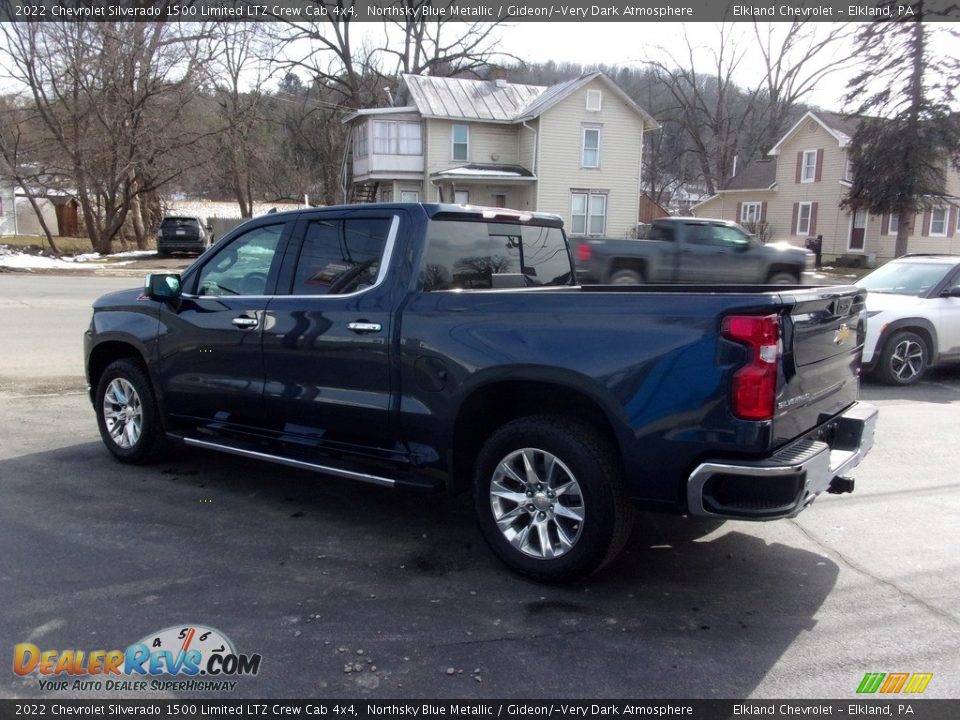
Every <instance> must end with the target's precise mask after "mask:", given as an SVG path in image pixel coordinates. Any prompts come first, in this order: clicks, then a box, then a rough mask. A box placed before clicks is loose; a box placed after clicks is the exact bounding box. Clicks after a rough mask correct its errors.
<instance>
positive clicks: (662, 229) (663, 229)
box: [647, 225, 674, 242]
mask: <svg viewBox="0 0 960 720" xmlns="http://www.w3.org/2000/svg"><path fill="white" fill-rule="evenodd" d="M647 239H648V240H663V241H664V242H673V241H674V232H673V226H672V225H654V226H653V227H651V228H650V231H649V233H648V234H647Z"/></svg>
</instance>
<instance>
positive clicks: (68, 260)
mask: <svg viewBox="0 0 960 720" xmlns="http://www.w3.org/2000/svg"><path fill="white" fill-rule="evenodd" d="M155 254H156V253H155V251H153V250H130V251H128V252H122V253H116V254H114V255H106V256H104V255H101V254H100V253H81V254H80V255H74V256H72V257H71V256H69V255H67V256H64V257H62V258H53V257H48V256H46V255H34V254H32V253H25V252H21V251H19V250H14V249H12V248H11V247H10V246H8V245H0V266H3V267H8V268H16V269H18V270H50V269H55V270H82V269H83V268H84V267H90V266H91V265H100V266H104V265H106V264H107V261H108V260H109V259H110V258H118V257H125V258H138V257H145V256H152V255H155ZM131 263H133V259H130V260H122V261H120V262H112V263H110V267H120V266H123V265H130V264H131Z"/></svg>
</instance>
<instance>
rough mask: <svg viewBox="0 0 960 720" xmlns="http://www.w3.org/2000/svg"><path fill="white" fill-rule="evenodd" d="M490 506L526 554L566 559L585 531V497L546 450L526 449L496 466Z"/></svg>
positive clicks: (506, 535)
mask: <svg viewBox="0 0 960 720" xmlns="http://www.w3.org/2000/svg"><path fill="white" fill-rule="evenodd" d="M490 508H491V510H492V511H493V518H494V520H495V521H496V523H497V527H498V528H499V529H500V532H501V533H502V534H503V536H504V538H506V539H507V541H508V542H509V543H510V544H511V545H513V546H514V547H515V548H517V550H519V551H520V552H522V553H523V554H524V555H529V556H530V557H535V558H544V559H550V558H555V557H560V556H561V555H565V554H566V553H567V551H569V550H570V549H572V548H573V546H574V545H575V544H576V542H577V540H579V539H580V532H581V531H582V530H583V515H584V510H585V509H584V507H583V497H582V495H581V494H580V485H579V483H577V480H576V478H575V477H574V476H573V473H572V472H570V468H568V467H567V466H566V465H564V464H563V461H561V460H560V459H559V458H558V457H557V456H556V455H553V454H552V453H549V452H547V451H546V450H538V449H536V448H523V449H522V450H515V451H514V452H512V453H510V454H509V455H507V456H506V457H505V458H504V459H503V460H501V461H500V463H499V464H498V465H497V469H496V470H495V471H494V474H493V479H492V480H491V481H490Z"/></svg>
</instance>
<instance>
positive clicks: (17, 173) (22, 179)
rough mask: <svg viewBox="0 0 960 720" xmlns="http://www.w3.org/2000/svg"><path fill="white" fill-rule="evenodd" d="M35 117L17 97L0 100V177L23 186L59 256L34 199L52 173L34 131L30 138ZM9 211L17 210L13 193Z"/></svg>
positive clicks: (57, 254) (42, 190)
mask: <svg viewBox="0 0 960 720" xmlns="http://www.w3.org/2000/svg"><path fill="white" fill-rule="evenodd" d="M36 121H37V118H36V116H35V114H34V113H33V112H31V110H30V108H29V107H27V106H25V105H24V104H23V103H19V102H17V99H16V98H3V99H2V100H0V178H4V179H7V180H12V181H13V182H14V183H15V184H16V185H17V186H18V187H20V188H22V189H23V191H24V194H25V195H26V197H27V201H28V202H29V203H30V207H32V208H33V212H34V214H35V215H36V216H37V221H38V222H39V223H40V229H41V230H43V234H44V235H45V236H46V238H47V242H48V243H49V244H50V250H51V251H52V252H53V254H54V255H56V256H58V257H59V255H60V248H58V247H57V243H56V242H55V241H54V239H53V232H52V231H51V229H50V227H49V226H48V225H47V221H46V219H45V218H44V216H43V210H42V209H41V207H40V204H39V202H38V200H37V193H38V192H43V193H44V195H45V194H46V191H47V190H48V187H47V183H48V182H49V180H50V178H51V174H50V172H49V171H48V170H47V169H46V167H45V166H44V165H43V164H41V158H42V157H43V155H44V152H43V149H42V148H41V147H39V146H38V138H37V137H36V133H32V136H33V137H32V140H31V138H30V135H31V133H30V128H31V127H32V126H33V124H34V123H35V122H36ZM41 142H42V141H41ZM11 212H13V213H16V212H17V206H16V197H14V205H13V207H12V208H11Z"/></svg>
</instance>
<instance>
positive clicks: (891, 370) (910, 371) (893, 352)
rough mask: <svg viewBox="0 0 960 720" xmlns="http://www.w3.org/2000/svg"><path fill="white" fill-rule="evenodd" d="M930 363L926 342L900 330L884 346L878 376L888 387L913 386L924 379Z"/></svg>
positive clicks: (877, 370) (906, 331)
mask: <svg viewBox="0 0 960 720" xmlns="http://www.w3.org/2000/svg"><path fill="white" fill-rule="evenodd" d="M929 362H930V351H929V350H928V349H927V343H926V341H925V340H924V339H923V338H922V337H920V336H919V335H917V333H915V332H911V331H910V330H900V331H899V332H895V333H893V335H891V336H890V337H889V338H888V339H887V341H886V342H885V343H884V344H883V351H882V352H881V353H880V362H879V363H877V368H876V374H877V377H878V378H879V379H880V381H881V382H884V383H886V384H887V385H913V384H914V383H915V382H918V381H919V380H920V378H922V377H923V374H924V373H925V372H926V371H927V366H928V364H929Z"/></svg>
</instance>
